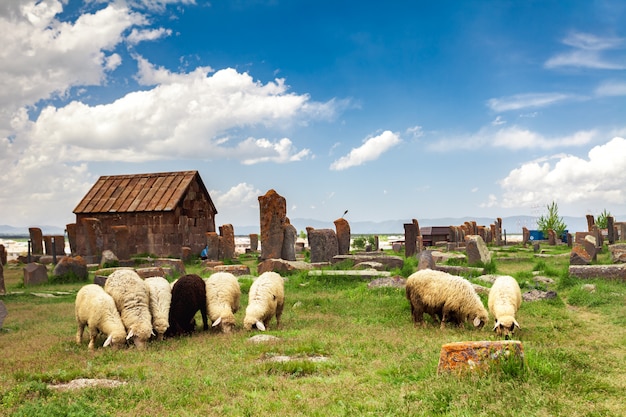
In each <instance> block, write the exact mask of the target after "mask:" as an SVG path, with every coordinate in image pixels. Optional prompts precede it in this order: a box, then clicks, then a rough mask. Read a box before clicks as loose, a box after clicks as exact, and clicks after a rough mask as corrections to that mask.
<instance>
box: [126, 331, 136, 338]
mask: <svg viewBox="0 0 626 417" xmlns="http://www.w3.org/2000/svg"><path fill="white" fill-rule="evenodd" d="M134 335H135V332H133V329H130V332H128V336H126V340H129V339H130V338H132V337H133V336H134Z"/></svg>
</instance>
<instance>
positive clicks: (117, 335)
mask: <svg viewBox="0 0 626 417" xmlns="http://www.w3.org/2000/svg"><path fill="white" fill-rule="evenodd" d="M75 313H76V322H77V323H78V330H77V331H76V343H77V344H79V345H80V342H81V341H82V339H83V332H84V330H85V326H89V349H90V350H93V349H94V346H95V342H96V337H97V336H98V333H99V332H101V333H104V334H105V335H108V337H107V339H106V340H105V342H104V345H103V346H105V347H106V346H109V345H111V346H112V347H113V348H114V349H117V348H119V347H122V346H124V345H125V344H126V329H125V328H124V324H123V323H122V318H121V317H120V313H119V312H118V311H117V308H116V307H115V301H113V298H112V297H111V296H110V295H109V294H107V293H106V292H105V291H104V289H103V288H102V287H101V286H99V285H96V284H87V285H85V286H84V287H82V288H81V289H80V290H79V291H78V293H77V294H76V305H75Z"/></svg>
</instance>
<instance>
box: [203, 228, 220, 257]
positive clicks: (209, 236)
mask: <svg viewBox="0 0 626 417" xmlns="http://www.w3.org/2000/svg"><path fill="white" fill-rule="evenodd" d="M206 242H207V254H206V258H207V260H209V261H217V260H218V259H219V246H220V244H219V242H220V237H219V236H218V234H217V233H215V232H206Z"/></svg>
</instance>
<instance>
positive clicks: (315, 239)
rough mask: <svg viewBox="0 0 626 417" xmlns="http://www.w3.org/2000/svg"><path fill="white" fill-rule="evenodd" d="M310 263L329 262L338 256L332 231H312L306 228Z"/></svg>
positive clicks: (335, 237) (336, 244)
mask: <svg viewBox="0 0 626 417" xmlns="http://www.w3.org/2000/svg"><path fill="white" fill-rule="evenodd" d="M306 230H307V235H308V238H309V247H310V248H311V262H331V261H332V259H333V256H336V255H338V254H339V246H338V245H339V244H338V242H337V234H336V233H335V231H334V230H332V229H314V228H312V227H307V229H306ZM342 256H346V255H342Z"/></svg>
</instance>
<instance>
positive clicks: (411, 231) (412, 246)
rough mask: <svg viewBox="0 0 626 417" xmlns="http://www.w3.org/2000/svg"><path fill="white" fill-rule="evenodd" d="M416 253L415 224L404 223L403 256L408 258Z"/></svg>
mask: <svg viewBox="0 0 626 417" xmlns="http://www.w3.org/2000/svg"><path fill="white" fill-rule="evenodd" d="M416 253H417V230H416V227H415V223H404V256H406V257H407V258H410V257H412V256H415V254H416Z"/></svg>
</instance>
